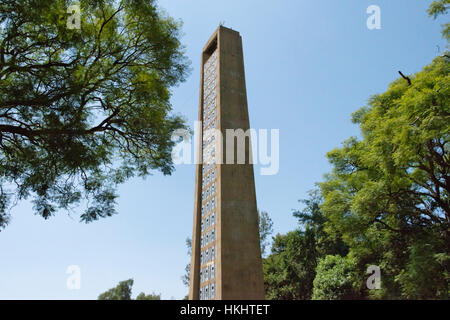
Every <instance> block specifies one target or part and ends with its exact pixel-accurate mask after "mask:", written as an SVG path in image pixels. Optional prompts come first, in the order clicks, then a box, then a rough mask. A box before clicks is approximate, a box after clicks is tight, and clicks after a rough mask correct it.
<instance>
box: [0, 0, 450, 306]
mask: <svg viewBox="0 0 450 320" xmlns="http://www.w3.org/2000/svg"><path fill="white" fill-rule="evenodd" d="M430 2H431V1H425V0H423V1H419V0H383V1H381V0H371V1H365V0H342V1H336V0H321V1H318V0H314V1H313V0H308V1H306V0H290V1H288V0H280V1H276V2H274V1H271V2H267V1H266V2H264V1H253V0H241V1H234V0H227V1H214V0H208V1H206V0H195V1H186V0H161V1H160V2H159V4H160V6H161V7H163V8H164V9H165V10H166V11H167V13H168V14H169V15H171V16H172V17H174V18H177V19H181V20H183V21H184V26H183V32H184V37H183V39H182V41H183V43H184V44H185V45H186V48H187V55H188V56H189V58H190V60H191V61H192V74H191V76H190V77H189V78H188V79H187V81H186V82H185V83H183V84H181V85H180V86H178V87H176V88H174V89H173V97H172V103H173V108H174V112H176V113H180V114H183V115H184V116H185V117H186V118H187V119H188V121H189V124H190V125H191V126H192V125H193V121H194V120H195V119H197V111H198V98H199V97H198V92H199V78H200V71H199V67H200V53H201V50H202V48H203V45H204V44H205V42H206V40H207V39H208V38H209V37H210V35H211V34H212V32H213V31H214V30H215V29H216V28H217V26H218V25H219V23H220V22H221V21H224V25H225V26H227V27H231V28H233V29H235V30H237V31H239V32H240V33H241V36H242V38H243V47H244V61H245V69H246V81H247V95H248V105H249V113H250V125H251V127H252V128H256V129H260V128H262V129H279V130H280V170H279V172H278V174H277V175H273V176H261V175H259V174H257V175H256V176H255V180H256V194H257V202H258V207H259V208H260V209H261V210H265V211H268V212H269V214H270V216H271V217H272V219H273V221H274V224H275V232H276V233H278V232H279V233H284V232H287V231H289V230H292V229H294V228H296V227H297V224H296V220H295V219H294V218H293V217H292V209H295V208H298V207H299V204H298V200H299V199H302V198H305V197H306V196H307V192H308V190H310V189H312V188H313V187H314V184H315V183H316V182H318V181H321V180H322V179H323V175H324V174H325V173H326V172H327V171H328V170H329V169H330V167H329V165H328V162H327V160H326V158H325V154H326V152H328V151H330V150H331V149H333V148H335V147H338V146H340V144H341V142H342V141H343V140H344V139H346V138H348V137H350V136H352V135H358V133H359V130H358V127H357V126H355V125H353V124H352V123H351V121H350V114H351V113H352V112H354V111H356V110H357V109H358V108H360V107H362V106H364V105H366V103H367V100H368V98H369V97H370V96H371V95H373V94H376V93H381V92H383V91H385V90H386V88H387V86H388V84H389V83H390V82H391V81H393V80H394V79H396V78H397V77H398V73H397V71H398V70H401V71H402V72H403V73H405V74H411V73H415V72H417V71H420V70H421V69H422V67H423V66H425V65H426V64H428V63H430V61H431V60H432V59H433V58H434V57H435V56H436V55H437V54H438V48H437V46H439V47H440V48H441V49H440V50H441V52H442V50H443V49H444V48H445V42H444V41H443V40H442V38H441V35H440V29H441V27H440V24H442V23H443V22H444V21H443V20H442V19H441V20H437V21H434V20H432V19H430V18H428V17H427V14H426V12H425V11H426V9H427V7H428V5H429V3H430ZM369 5H378V6H380V8H381V29H380V30H368V29H367V27H366V20H367V18H368V17H369V15H368V14H366V8H367V7H368V6H369ZM194 172H195V167H194V165H181V166H177V168H176V171H175V172H174V173H173V175H172V176H162V175H161V174H159V173H157V172H155V174H154V175H153V176H151V177H148V178H147V179H146V180H141V179H133V180H131V181H129V182H127V183H126V184H124V185H122V186H121V187H120V189H119V193H120V198H119V200H118V204H117V208H118V211H119V214H118V215H116V216H114V217H111V218H107V219H104V220H101V221H97V222H94V223H92V224H89V225H85V224H81V223H79V222H78V215H77V213H67V212H59V213H58V214H57V215H56V216H55V217H53V218H51V219H50V220H47V221H45V220H43V219H42V218H40V217H37V216H34V215H33V213H32V207H31V204H30V203H29V202H22V203H20V204H19V205H18V206H16V207H15V208H14V209H13V211H12V221H11V223H10V225H9V226H7V227H6V229H5V230H3V231H2V232H0V299H95V298H96V297H97V296H98V294H100V293H101V292H103V291H105V290H106V289H109V288H111V287H113V286H115V285H116V284H117V283H118V282H119V281H121V280H125V279H128V278H134V280H135V285H134V290H133V292H134V294H133V296H136V295H137V294H138V293H139V292H141V291H144V292H146V293H150V292H152V291H154V292H156V293H161V294H162V297H163V298H164V299H170V298H176V299H181V298H183V297H184V296H185V294H186V293H187V291H188V289H187V288H186V287H184V285H183V284H182V282H181V279H180V277H181V276H182V275H183V273H184V267H185V265H186V263H188V262H189V257H188V256H187V254H186V246H185V239H186V237H188V236H191V233H192V221H193V218H192V217H193V204H194ZM255 172H258V170H255ZM69 265H78V266H79V267H80V270H81V288H80V289H79V290H69V289H68V288H67V286H66V281H67V278H68V276H69V275H68V274H66V269H67V267H68V266H69Z"/></svg>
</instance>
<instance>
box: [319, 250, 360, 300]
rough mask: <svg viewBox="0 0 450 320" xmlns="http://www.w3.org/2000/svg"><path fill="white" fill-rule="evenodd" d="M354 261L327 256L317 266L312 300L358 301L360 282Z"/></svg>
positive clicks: (338, 256)
mask: <svg viewBox="0 0 450 320" xmlns="http://www.w3.org/2000/svg"><path fill="white" fill-rule="evenodd" d="M356 265H357V263H356V261H355V259H352V258H350V257H349V256H346V257H342V256H340V255H328V256H326V257H325V258H323V259H321V260H320V262H319V264H318V265H317V270H316V271H317V276H316V277H315V279H314V291H313V295H312V299H313V300H348V299H358V298H360V297H361V294H360V293H359V292H358V290H357V288H358V287H360V283H361V282H362V280H361V279H360V276H359V274H358V272H357V267H356ZM358 280H359V281H358Z"/></svg>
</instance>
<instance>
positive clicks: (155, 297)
mask: <svg viewBox="0 0 450 320" xmlns="http://www.w3.org/2000/svg"><path fill="white" fill-rule="evenodd" d="M136 300H161V294H155V293H152V294H145V293H143V292H141V293H139V294H138V295H137V297H136Z"/></svg>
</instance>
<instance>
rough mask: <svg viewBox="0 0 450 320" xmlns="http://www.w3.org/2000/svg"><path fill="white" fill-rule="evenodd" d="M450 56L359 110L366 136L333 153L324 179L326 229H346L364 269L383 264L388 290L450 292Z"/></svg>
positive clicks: (418, 294) (401, 294)
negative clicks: (329, 172)
mask: <svg viewBox="0 0 450 320" xmlns="http://www.w3.org/2000/svg"><path fill="white" fill-rule="evenodd" d="M449 71H450V64H449V60H448V58H446V57H438V58H436V59H435V60H434V61H433V62H432V63H431V64H430V65H429V66H427V67H425V68H424V70H423V71H421V72H419V73H417V74H416V75H414V76H412V77H410V81H411V84H409V83H408V82H407V81H405V80H404V79H399V80H397V81H395V82H393V83H392V84H391V85H390V87H389V89H388V90H387V91H386V92H385V93H383V94H380V95H376V96H374V97H372V98H371V99H370V101H369V106H368V107H366V108H362V109H361V110H359V111H357V112H356V113H355V114H354V115H353V120H354V122H355V123H358V124H359V125H360V127H361V130H362V136H363V137H362V139H360V140H359V139H357V138H350V139H349V140H347V141H345V142H344V146H343V147H342V148H339V149H335V150H333V151H331V152H329V153H328V155H327V156H328V158H329V160H330V162H331V164H332V166H333V171H332V173H331V174H330V175H329V176H328V177H327V180H326V181H325V182H323V183H321V184H320V186H321V190H322V194H323V195H324V199H325V201H324V204H323V205H322V207H321V208H322V210H323V212H324V214H325V216H326V217H327V219H328V221H327V222H326V230H327V232H329V233H330V234H333V233H335V232H337V233H338V234H342V236H343V239H344V241H345V242H346V243H347V244H348V245H349V246H350V248H351V252H352V254H354V256H355V257H356V259H357V260H358V263H359V268H360V271H361V272H363V270H364V268H365V267H366V266H367V264H376V265H379V266H380V267H381V270H382V272H383V289H382V290H381V291H378V292H376V293H373V294H374V296H378V297H384V298H448V295H449V280H450V278H449V271H450V263H449V262H450V200H449V192H450V159H449V137H450V99H449V97H450V86H449V84H450V73H449Z"/></svg>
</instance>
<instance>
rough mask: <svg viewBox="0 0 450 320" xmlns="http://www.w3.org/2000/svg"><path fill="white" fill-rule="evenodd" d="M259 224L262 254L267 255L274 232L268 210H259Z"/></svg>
mask: <svg viewBox="0 0 450 320" xmlns="http://www.w3.org/2000/svg"><path fill="white" fill-rule="evenodd" d="M258 226H259V241H260V245H261V255H262V256H263V257H264V256H265V255H266V249H267V246H269V245H270V239H269V238H270V236H271V235H272V233H273V221H272V219H271V218H270V216H269V214H268V213H267V212H266V211H262V212H259V210H258Z"/></svg>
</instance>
